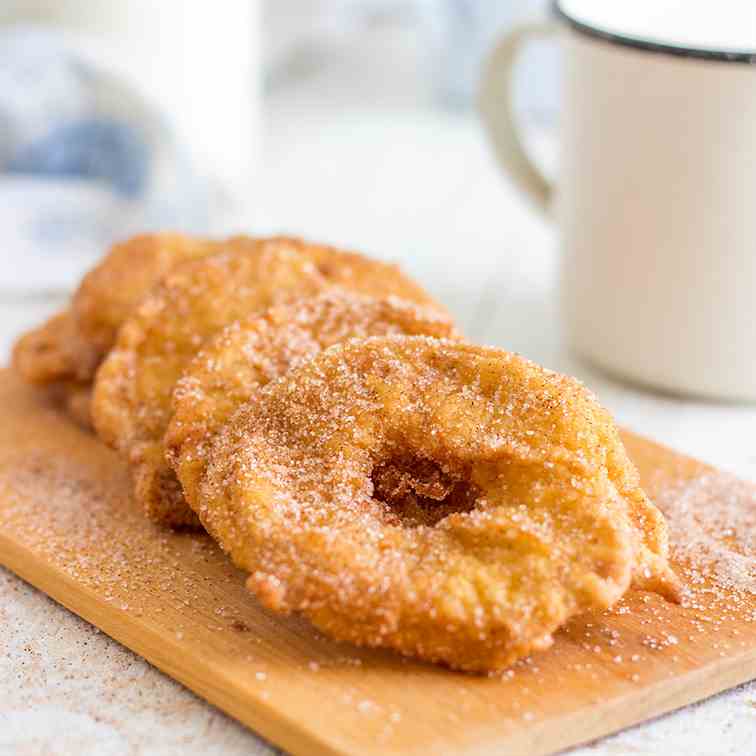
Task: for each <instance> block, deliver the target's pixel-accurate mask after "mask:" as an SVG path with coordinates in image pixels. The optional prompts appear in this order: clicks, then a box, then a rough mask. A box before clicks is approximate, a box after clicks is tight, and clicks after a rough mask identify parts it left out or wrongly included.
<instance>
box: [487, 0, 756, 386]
mask: <svg viewBox="0 0 756 756" xmlns="http://www.w3.org/2000/svg"><path fill="white" fill-rule="evenodd" d="M554 15H555V17H556V19H555V20H554V21H551V22H548V23H543V24H537V25H530V26H523V27H519V28H516V29H515V30H513V31H512V32H511V33H509V34H508V35H507V36H505V37H504V38H503V39H502V40H501V41H500V42H499V44H498V46H497V47H496V49H495V50H494V52H493V54H492V56H491V57H490V59H489V62H488V65H487V66H486V69H485V72H484V75H483V81H482V87H481V93H480V111H481V115H482V118H483V121H484V123H485V126H486V127H487V130H488V132H489V135H490V137H491V140H492V143H493V145H494V149H495V152H496V155H497V158H498V159H499V161H500V163H501V165H502V167H503V168H504V170H505V171H506V173H507V174H508V175H509V177H510V178H511V179H512V180H513V181H514V182H515V184H516V185H517V186H518V187H519V188H520V189H521V190H522V191H523V192H524V193H525V194H526V195H527V196H528V197H529V198H530V199H531V200H532V201H533V202H534V203H535V204H536V205H537V206H538V207H539V208H541V209H542V210H543V211H544V212H545V213H546V214H547V215H548V216H553V217H554V219H555V221H556V223H557V225H558V228H559V231H560V235H561V247H562V277H561V289H560V291H561V297H562V304H563V307H562V312H563V316H564V325H565V330H566V336H567V339H568V341H569V343H570V345H571V346H572V348H574V349H575V350H576V352H577V353H579V354H580V355H582V356H583V357H585V358H586V359H588V360H589V361H590V362H593V363H595V364H596V365H598V366H600V367H602V368H604V369H606V370H608V371H609V372H612V373H615V374H617V375H619V376H623V377H626V378H628V379H631V380H633V381H637V382H639V383H642V384H646V385H649V386H654V387H657V388H661V389H664V390H667V391H672V392H675V393H683V394H693V395H699V396H707V397H713V398H719V399H746V400H756V3H753V2H745V1H743V0H741V1H740V2H736V0H718V2H709V1H708V0H706V1H704V0H695V2H693V1H686V2H682V0H678V1H677V2H672V1H671V0H635V1H634V2H632V3H629V2H623V3H609V2H605V0H603V1H602V0H558V1H557V2H556V3H555V4H554ZM553 33H556V34H557V35H558V36H559V38H560V43H561V45H562V49H563V61H564V69H563V88H562V89H563V94H562V99H563V106H562V114H561V134H560V140H561V145H560V156H561V159H560V169H559V179H558V182H557V185H556V186H552V185H551V184H550V183H549V182H548V181H547V180H546V179H545V178H544V177H543V176H542V174H541V173H540V172H539V170H538V168H537V167H536V166H535V165H534V164H533V163H532V162H531V160H530V159H529V158H528V157H527V155H526V152H525V150H524V149H523V144H522V140H521V137H520V135H519V133H518V130H517V127H516V124H515V121H514V118H513V115H512V108H511V89H512V81H513V78H514V68H515V66H514V64H515V63H516V58H517V55H518V52H519V51H520V49H521V48H522V46H523V45H524V44H526V43H527V42H528V41H529V40H531V39H532V38H534V37H543V36H544V35H551V34H553Z"/></svg>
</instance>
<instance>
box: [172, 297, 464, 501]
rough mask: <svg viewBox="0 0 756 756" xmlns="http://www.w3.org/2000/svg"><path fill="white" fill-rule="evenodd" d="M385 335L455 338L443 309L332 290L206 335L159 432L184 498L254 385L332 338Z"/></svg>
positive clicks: (193, 488) (190, 493)
mask: <svg viewBox="0 0 756 756" xmlns="http://www.w3.org/2000/svg"><path fill="white" fill-rule="evenodd" d="M389 334H406V335H427V336H436V337H446V338H457V337H458V336H457V334H456V332H455V330H454V326H453V324H452V322H451V320H450V319H449V318H448V317H447V316H445V315H442V314H441V313H439V312H436V311H435V310H432V309H429V308H427V307H421V306H418V305H415V304H413V303H411V302H407V301H406V300H402V299H398V298H396V297H389V298H385V299H374V298H372V297H366V296H364V295H360V294H355V293H353V292H348V291H346V290H332V291H329V292H327V293H325V294H323V295H321V296H318V297H313V298H310V299H303V300H299V301H297V302H294V303H292V304H287V305H280V306H277V307H272V308H270V309H269V310H267V311H265V312H264V313H263V314H261V315H253V316H252V317H250V318H248V319H246V320H243V321H237V322H235V323H232V324H231V325H230V326H228V327H226V328H225V329H224V330H223V331H222V332H221V333H220V334H218V335H217V336H216V337H215V338H213V339H212V340H210V342H209V343H207V344H206V345H205V346H204V347H203V349H202V351H201V352H200V353H199V354H198V355H197V356H196V357H195V358H194V359H193V360H192V361H191V362H190V364H189V366H188V367H187V368H186V370H185V372H184V375H183V377H182V378H181V379H180V380H179V382H178V383H177V384H176V389H175V391H174V394H173V418H172V420H171V423H170V425H169V427H168V431H167V433H166V436H165V439H164V443H165V446H166V449H167V450H168V454H169V460H170V462H171V464H172V466H173V468H174V470H175V471H176V473H177V475H178V478H179V480H180V481H181V484H182V488H183V491H184V496H185V498H186V499H187V501H188V503H189V504H190V505H191V506H196V499H197V496H196V492H197V485H198V480H199V478H200V476H201V474H202V472H203V471H204V467H205V465H206V452H207V449H208V447H209V445H210V442H211V440H212V438H213V436H214V435H215V433H216V432H217V431H218V430H219V428H220V427H222V425H223V424H224V423H225V422H226V421H227V420H228V418H229V417H230V416H231V414H232V413H233V412H234V411H235V410H236V409H237V408H238V407H239V406H240V405H242V404H243V403H245V402H247V401H249V399H250V397H251V396H252V395H253V394H254V393H255V391H256V390H257V389H258V388H259V387H261V386H264V385H265V384H267V383H268V382H270V381H271V380H273V379H274V378H277V377H278V376H280V375H283V374H284V373H285V372H286V371H287V370H289V369H290V368H291V367H294V366H296V365H298V364H301V363H303V362H306V361H307V360H309V359H311V358H312V357H314V356H315V355H316V354H317V353H318V352H320V351H322V350H323V349H326V348H327V347H330V346H332V345H333V344H337V343H339V342H342V341H346V340H347V339H352V338H366V337H368V336H382V335H383V336H385V335H389Z"/></svg>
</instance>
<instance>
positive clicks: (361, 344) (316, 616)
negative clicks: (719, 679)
mask: <svg viewBox="0 0 756 756" xmlns="http://www.w3.org/2000/svg"><path fill="white" fill-rule="evenodd" d="M14 363H15V365H16V367H17V369H18V370H19V372H21V374H22V375H23V376H24V377H25V378H26V379H27V380H28V381H30V382H32V383H35V384H38V385H40V386H43V387H45V390H47V391H50V392H56V395H58V396H62V397H63V399H64V402H65V403H66V405H67V407H68V409H69V412H71V413H72V414H75V415H78V416H79V417H80V418H82V422H86V421H87V420H88V418H90V417H91V421H92V422H93V424H94V427H95V429H96V431H97V433H98V435H99V436H100V437H101V438H102V439H103V440H104V441H105V442H106V443H107V444H109V445H111V446H113V447H114V448H116V449H117V450H118V451H119V452H120V453H121V454H123V456H124V458H125V459H126V460H127V462H128V464H129V465H130V467H131V470H132V472H133V480H134V496H135V499H136V500H137V501H138V502H139V504H140V505H141V506H142V507H143V508H144V511H145V512H146V514H147V515H148V516H149V517H150V518H152V519H153V520H155V521H157V522H160V523H163V524H166V525H170V526H174V527H178V526H183V527H199V526H200V525H201V526H202V527H204V528H205V529H206V530H207V532H208V533H209V534H210V535H211V536H212V537H213V538H214V539H215V540H216V541H217V542H218V543H219V544H220V546H221V547H222V548H223V549H224V551H226V552H227V553H228V554H229V555H230V557H231V559H232V560H233V561H234V563H235V564H236V565H237V566H239V567H240V568H242V569H244V570H246V571H247V572H248V573H249V579H248V581H247V585H248V587H249V589H250V590H251V591H252V592H253V593H254V594H255V595H256V596H257V598H258V599H259V600H260V601H261V602H262V603H263V604H264V605H266V606H267V607H269V608H270V609H272V610H275V611H279V612H284V613H287V612H299V613H302V614H304V615H306V616H307V617H308V618H309V619H310V621H311V622H312V623H313V624H314V625H316V626H317V627H318V628H320V629H321V630H322V631H323V632H325V633H327V634H329V635H331V636H332V637H334V638H337V639H340V640H347V641H351V642H353V643H357V644H361V645H369V646H383V647H389V648H393V649H395V650H397V651H399V652H400V653H402V654H406V655H409V656H415V657H419V658H422V659H425V660H429V661H436V662H441V663H444V664H447V665H449V666H451V667H454V668H457V669H463V670H469V671H476V672H485V671H495V670H499V669H502V668H504V667H506V666H508V665H509V664H511V663H512V662H513V661H515V660H516V659H518V658H520V657H522V656H524V655H526V654H528V653H530V652H531V651H534V650H539V649H545V648H547V647H548V646H549V645H550V644H551V642H552V636H553V633H554V632H555V631H556V630H557V629H558V628H559V627H560V626H562V625H563V624H564V623H565V622H566V621H567V620H568V619H569V618H570V617H572V616H574V615H576V614H579V613H582V612H585V611H588V610H595V609H604V608H607V607H610V606H612V605H613V604H614V603H615V602H616V601H617V600H618V599H619V598H620V597H621V596H622V595H623V594H624V593H625V592H626V591H627V590H628V588H629V587H630V586H631V585H632V586H634V587H635V588H638V589H641V590H651V591H656V592H658V593H660V594H662V595H664V596H665V597H666V598H668V599H670V600H677V598H678V593H679V584H678V581H677V578H676V576H675V574H674V573H673V571H672V570H671V568H670V566H669V563H668V560H667V550H668V548H667V531H666V524H665V522H664V519H663V517H662V515H661V514H660V512H659V511H658V510H657V509H656V507H655V506H654V505H653V504H652V503H651V502H650V501H649V500H648V498H647V497H646V495H645V494H644V492H643V491H642V489H641V488H640V485H639V481H638V474H637V472H636V470H635V468H634V467H633V465H632V463H631V462H630V460H629V459H628V457H627V454H626V452H625V450H624V448H623V446H622V443H621V441H620V438H619V435H618V433H617V430H616V428H615V426H614V423H613V422H612V419H611V417H610V416H609V414H608V413H607V412H606V411H605V410H604V409H603V408H602V407H601V406H600V405H599V404H598V403H597V402H596V400H595V398H594V397H593V396H592V394H591V393H590V392H589V391H587V390H586V389H585V388H584V387H583V386H582V385H581V384H580V383H578V382H577V381H575V380H573V379H571V378H568V377H565V376H562V375H559V374H557V373H554V372H551V371H548V370H545V369H543V368H541V367H539V366H537V365H535V364H534V363H532V362H529V361H528V360H526V359H524V358H522V357H519V356H518V355H515V354H511V353H509V352H506V351H504V350H501V349H494V348H491V347H481V346H476V345H472V344H469V343H467V342H465V341H464V340H462V338H461V336H460V335H459V333H458V332H457V331H456V330H455V328H454V325H453V323H452V321H451V319H450V317H449V315H448V314H447V312H446V311H445V310H444V309H443V308H442V307H441V306H440V305H438V304H437V303H436V302H434V301H433V299H432V298H431V297H430V296H429V295H428V294H427V293H426V292H425V291H424V290H423V289H422V288H421V287H419V286H418V285H417V284H416V283H415V282H413V281H412V280H411V279H409V278H408V277H407V276H405V275H404V274H403V273H401V271H400V270H399V269H398V268H396V267H395V266H392V265H387V264H385V263H381V262H378V261H375V260H371V259H369V258H367V257H365V256H362V255H359V254H356V253H353V252H345V251H342V250H338V249H334V248H332V247H327V246H323V245H316V244H310V243H307V242H303V241H301V240H297V239H291V238H286V237H275V238H270V239H252V238H246V237H235V238H232V239H229V240H227V241H220V240H208V239H191V238H189V237H184V236H181V235H177V234H154V235H149V236H141V237H136V238H135V239H133V240H131V241H128V242H125V243H123V244H120V245H117V246H116V247H114V248H113V249H112V250H111V251H110V253H109V254H108V255H107V256H106V257H105V258H104V260H103V261H102V262H101V263H100V264H99V265H98V266H97V267H96V268H95V269H94V270H93V271H91V272H90V273H89V274H88V275H87V276H86V277H85V278H84V280H83V282H82V284H81V286H80V287H79V289H78V291H77V292H76V294H75V295H74V298H73V301H72V303H71V306H70V307H69V308H68V309H67V310H66V311H64V312H63V313H60V314H59V315H57V316H56V317H55V318H53V319H52V320H51V321H49V322H48V323H47V324H45V325H44V326H42V327H41V328H40V329H37V330H36V331H33V332H31V333H29V334H27V335H26V336H24V337H22V338H21V339H20V340H19V342H18V344H17V346H16V349H15V353H14ZM90 392H91V401H90Z"/></svg>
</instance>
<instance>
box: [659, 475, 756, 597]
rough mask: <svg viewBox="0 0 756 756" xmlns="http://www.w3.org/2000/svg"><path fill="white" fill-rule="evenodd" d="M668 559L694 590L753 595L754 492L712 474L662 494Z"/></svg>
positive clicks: (744, 484) (755, 569)
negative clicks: (668, 535)
mask: <svg viewBox="0 0 756 756" xmlns="http://www.w3.org/2000/svg"><path fill="white" fill-rule="evenodd" d="M656 504H657V505H658V506H659V508H660V509H661V510H662V512H663V513H664V515H665V516H666V518H667V523H668V526H669V534H670V547H671V551H672V558H673V559H674V561H675V562H677V563H679V564H681V565H682V566H683V569H684V572H685V578H686V581H687V583H688V585H689V587H691V588H692V589H694V590H698V591H702V590H703V591H715V592H716V593H718V594H721V593H722V591H726V592H728V593H734V594H751V595H756V488H755V487H754V486H753V484H749V483H747V482H745V481H741V480H738V479H737V478H735V477H734V476H732V475H729V474H727V473H722V472H711V473H707V474H704V475H701V476H698V477H696V478H693V479H692V480H689V481H684V482H679V483H677V484H676V485H672V486H667V487H665V488H664V489H662V491H661V493H660V494H659V495H658V496H657V497H656Z"/></svg>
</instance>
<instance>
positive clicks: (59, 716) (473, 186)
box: [0, 71, 756, 756]
mask: <svg viewBox="0 0 756 756" xmlns="http://www.w3.org/2000/svg"><path fill="white" fill-rule="evenodd" d="M368 73H370V72H368ZM373 74H374V84H375V87H374V92H375V97H374V99H373V104H372V105H370V106H364V105H363V106H360V107H356V106H355V105H354V104H353V98H352V99H350V97H349V92H350V91H352V92H353V90H354V87H355V86H358V84H356V83H355V82H358V81H359V77H356V74H355V73H354V71H352V72H351V74H349V75H346V74H345V76H347V78H346V79H342V80H341V81H340V82H339V86H335V85H334V86H333V87H331V88H330V89H329V88H328V87H326V89H323V88H322V86H321V89H319V90H317V91H318V92H319V93H320V96H319V97H317V98H314V97H313V91H315V90H313V87H312V85H311V84H306V85H303V86H301V87H299V88H297V87H294V88H292V89H289V90H288V92H287V95H286V96H285V97H278V98H274V99H273V101H272V102H271V103H270V110H269V119H268V124H267V126H268V129H267V131H268V143H267V145H266V161H267V167H266V170H265V174H264V182H263V183H262V185H263V190H264V191H263V193H262V194H261V207H263V208H264V213H263V214H262V216H261V217H264V218H265V219H266V220H265V223H264V224H262V223H258V224H257V227H256V228H254V229H251V230H255V231H260V230H266V229H269V230H282V231H283V230H285V231H290V232H298V233H302V234H305V235H307V236H309V237H312V238H315V239H323V240H327V241H331V242H335V243H339V244H345V245H348V246H353V247H355V248H357V249H363V250H365V251H367V252H370V253H372V254H375V255H377V256H380V257H384V258H391V259H395V260H399V261H400V262H402V264H403V265H404V266H405V267H406V268H407V269H408V270H409V271H410V272H411V273H413V274H414V275H416V276H417V277H418V278H419V279H420V280H421V281H422V282H423V283H424V284H425V285H426V286H427V287H428V288H429V289H431V291H432V292H433V293H435V294H436V295H437V296H438V297H439V298H440V299H442V300H443V301H445V302H446V303H447V304H448V306H449V307H450V309H452V311H453V312H454V313H455V315H457V316H458V318H459V321H460V324H461V326H462V327H463V329H464V330H465V331H466V333H467V334H468V335H469V336H470V337H472V338H473V339H476V340H478V341H481V342H486V343H490V344H496V345H500V346H504V347H506V348H508V349H512V350H515V351H519V352H521V353H523V354H525V355H526V356H528V357H531V358H533V359H535V360H537V361H539V362H541V363H544V364H545V365H547V366H549V367H552V368H555V369H558V370H562V371H566V372H570V373H572V374H576V375H578V376H579V377H580V378H582V379H583V380H584V381H585V382H586V383H587V384H588V385H589V386H590V387H591V388H593V389H594V390H595V391H596V392H597V393H598V395H599V398H600V399H601V400H602V401H603V402H604V403H605V404H606V405H607V406H608V407H609V408H610V409H611V410H612V411H613V412H614V413H615V415H616V417H617V419H618V421H619V422H621V423H623V424H624V425H626V426H628V427H630V428H632V429H634V430H637V431H639V432H641V433H644V434H646V435H648V436H650V437H652V438H655V439H658V440H660V441H662V442H664V443H667V444H669V445H670V446H673V447H675V448H677V449H680V450H682V451H684V452H687V453H689V454H692V455H695V456H697V457H699V458H701V459H704V460H706V461H708V462H711V463H713V464H715V465H719V466H721V467H723V468H726V469H729V470H732V471H734V472H736V473H738V474H740V475H742V476H745V477H749V478H752V479H756V450H754V447H753V444H752V438H753V432H752V431H753V428H754V427H756V407H753V406H751V407H748V406H737V405H718V404H710V403H700V402H696V401H689V400H686V399H679V398H674V397H669V396H661V395H656V394H653V393H648V392H645V391H641V390H637V389H635V388H634V387H632V386H628V385H624V384H621V383H618V382H615V381H613V380H611V379H609V378H607V377H606V376H604V375H601V374H599V373H596V372H594V371H593V370H591V369H590V368H589V367H588V366H586V365H584V364H582V363H580V362H579V361H577V360H575V358H574V357H572V356H571V355H570V354H569V353H568V352H567V350H566V349H565V347H564V345H563V342H562V339H561V332H560V321H559V315H558V311H557V307H556V304H555V303H556V296H555V286H556V272H557V265H558V252H557V243H556V239H555V236H554V233H553V230H552V229H550V228H548V227H547V226H546V224H545V223H544V222H543V221H542V220H541V219H539V218H538V217H536V216H535V215H534V214H533V213H531V211H530V210H529V209H528V208H527V207H526V206H524V205H523V204H522V203H521V202H520V201H519V199H518V198H517V197H516V196H515V195H514V193H513V192H512V190H511V189H510V188H509V187H508V186H507V185H506V184H505V183H504V182H503V181H502V179H501V178H500V176H499V175H498V173H497V171H496V169H495V168H494V166H493V164H492V161H491V159H490V156H489V154H488V151H487V147H486V145H485V143H484V140H483V138H482V135H481V133H480V131H479V129H478V126H477V124H476V123H475V121H474V120H473V119H472V118H471V117H469V116H453V115H443V114H439V113H437V112H434V111H432V110H430V109H428V108H426V107H425V106H422V105H418V99H417V98H413V97H409V96H407V97H403V96H401V95H397V94H396V92H393V91H392V92H391V93H389V90H388V89H387V90H386V92H384V91H383V90H382V88H381V86H382V85H381V82H382V79H381V77H380V75H379V74H377V73H375V72H373ZM349 76H352V77H353V78H351V79H350V78H348V77H349ZM354 77H356V78H354ZM350 87H351V90H350ZM334 106H336V107H334ZM246 230H250V229H246ZM4 254H6V255H7V254H8V253H4ZM56 305H57V303H56V302H54V301H49V300H45V299H40V300H38V301H30V300H17V301H16V300H13V299H6V300H5V301H3V302H2V303H0V307H1V308H2V312H3V317H2V318H1V319H0V355H2V357H3V358H5V357H6V356H7V353H8V348H9V346H10V344H11V343H12V340H13V338H14V337H15V335H16V334H17V333H18V332H19V331H20V330H22V329H23V328H25V327H27V326H30V325H32V324H34V323H36V322H38V321H39V319H40V318H41V317H42V316H43V315H44V314H46V313H47V312H49V311H51V310H52V309H53V308H54V307H55V306H56ZM0 648H2V653H1V654H0V753H3V754H5V753H8V754H10V753H14V754H41V753H45V754H47V753H51V754H80V755H83V754H137V753H139V754H156V755H157V754H160V756H164V755H165V756H168V754H200V753H203V754H204V753H210V752H212V753H223V754H242V753H245V754H249V753H261V754H262V753H269V752H272V749H270V746H268V745H266V744H265V743H264V742H263V741H261V740H260V739H259V738H257V737H256V736H255V735H254V734H253V733H251V732H249V731H247V730H245V729H244V728H242V727H241V726H240V725H238V724H236V723H235V722H234V721H233V720H231V719H229V718H228V717H226V716H225V715H224V714H222V713H221V712H219V711H218V710H216V709H215V708H213V707H211V706H209V705H207V704H205V703H204V702H203V701H201V700H200V699H198V698H197V697H195V696H194V695H193V694H191V693H189V692H188V691H187V690H185V689H184V688H182V687H181V686H180V685H178V684H176V683H174V682H173V681H171V680H170V679H168V678H167V677H165V676H163V675H162V674H161V673H159V672H158V671H157V670H155V669H154V668H153V667H151V666H150V665H149V664H147V663H145V662H144V661H143V660H141V659H140V658H139V657H137V656H135V655H133V654H132V653H131V652H129V651H128V650H126V649H124V648H123V647H121V646H120V645H119V644H117V643H115V642H114V641H111V640H110V639H109V638H107V637H106V636H104V635H102V634H101V633H99V632H98V631H97V630H96V629H94V628H92V627H91V626H89V625H88V624H87V623H85V622H83V621H81V620H80V619H78V618H77V617H75V616H74V615H72V614H70V613H69V612H67V611H66V610H65V609H63V608H61V607H59V606H58V605H56V604H55V603H53V602H52V601H51V600H49V599H48V598H46V597H45V596H44V595H43V594H41V593H39V592H37V591H36V590H34V589H33V588H31V587H29V586H28V585H27V584H25V583H24V582H22V581H21V580H19V579H17V578H16V577H15V576H13V575H12V574H10V573H9V572H7V571H4V570H2V569H0ZM755 701H756V685H754V684H753V683H752V684H750V685H745V686H741V687H740V688H738V689H736V690H734V691H731V692H728V693H725V694H723V695H720V696H717V697H715V698H713V699H710V700H708V701H706V702H704V703H702V704H699V705H696V706H692V707H688V708H686V709H684V710H682V711H679V712H677V713H674V714H671V715H669V716H666V717H663V718H661V719H659V720H657V721H654V722H651V723H647V724H645V725H641V726H639V727H636V728H633V729H631V730H629V731H627V732H624V733H621V734H619V735H616V736H614V737H612V738H608V739H605V740H602V741H599V742H598V743H595V744H592V745H591V746H588V747H585V748H583V749H580V750H579V751H576V752H575V753H579V754H581V756H587V755H588V754H596V755H601V756H603V755H607V756H608V755H609V754H626V753H633V754H648V755H649V756H650V755H651V754H658V753H662V752H664V753H669V754H673V753H685V754H687V756H696V755H697V754H700V755H701V756H703V755H704V754H753V753H756V740H755V738H756V735H754V733H756V708H755V704H754V702H755Z"/></svg>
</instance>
